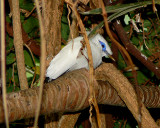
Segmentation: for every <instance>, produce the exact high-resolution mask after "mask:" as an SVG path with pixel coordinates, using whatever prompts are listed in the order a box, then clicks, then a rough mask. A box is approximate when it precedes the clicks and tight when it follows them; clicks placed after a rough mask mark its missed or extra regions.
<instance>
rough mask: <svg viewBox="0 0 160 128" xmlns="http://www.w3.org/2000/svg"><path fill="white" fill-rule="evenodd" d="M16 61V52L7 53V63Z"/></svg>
mask: <svg viewBox="0 0 160 128" xmlns="http://www.w3.org/2000/svg"><path fill="white" fill-rule="evenodd" d="M15 61H16V55H15V54H14V53H10V54H9V55H7V57H6V64H7V65H9V64H12V63H14V62H15Z"/></svg>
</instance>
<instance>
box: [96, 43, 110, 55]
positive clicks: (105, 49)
mask: <svg viewBox="0 0 160 128" xmlns="http://www.w3.org/2000/svg"><path fill="white" fill-rule="evenodd" d="M99 43H100V45H101V47H102V57H103V56H110V55H112V51H111V49H110V47H109V45H108V43H107V42H106V41H105V42H102V41H100V40H99Z"/></svg>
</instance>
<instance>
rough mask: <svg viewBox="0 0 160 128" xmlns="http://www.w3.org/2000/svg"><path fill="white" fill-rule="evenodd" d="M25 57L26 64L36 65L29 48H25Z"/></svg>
mask: <svg viewBox="0 0 160 128" xmlns="http://www.w3.org/2000/svg"><path fill="white" fill-rule="evenodd" d="M24 59H25V64H26V65H28V66H29V67H33V66H34V63H33V60H32V56H31V55H30V54H29V52H28V51H27V50H24Z"/></svg>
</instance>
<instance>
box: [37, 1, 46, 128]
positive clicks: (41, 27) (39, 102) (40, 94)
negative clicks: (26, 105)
mask: <svg viewBox="0 0 160 128" xmlns="http://www.w3.org/2000/svg"><path fill="white" fill-rule="evenodd" d="M35 4H36V9H37V14H38V19H39V25H40V36H41V59H40V64H41V67H40V71H41V73H40V88H39V99H38V104H37V110H36V113H35V121H34V127H35V128H36V127H37V123H38V117H39V113H40V108H41V100H42V91H43V82H44V76H45V68H46V63H45V58H46V41H45V38H44V26H43V24H42V16H41V12H40V7H39V1H38V0H35ZM43 4H44V1H42V5H43Z"/></svg>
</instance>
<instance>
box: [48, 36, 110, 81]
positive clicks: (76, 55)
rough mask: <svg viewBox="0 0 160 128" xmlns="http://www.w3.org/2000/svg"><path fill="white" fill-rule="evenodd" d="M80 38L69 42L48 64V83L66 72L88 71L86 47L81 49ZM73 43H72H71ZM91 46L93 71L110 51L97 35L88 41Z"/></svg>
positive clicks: (81, 38) (104, 41) (105, 42)
mask: <svg viewBox="0 0 160 128" xmlns="http://www.w3.org/2000/svg"><path fill="white" fill-rule="evenodd" d="M82 40H83V37H82V36H79V37H77V38H75V39H73V41H72V40H71V41H70V42H69V43H68V44H67V45H66V46H65V47H64V48H63V49H62V50H61V51H60V52H59V53H58V54H57V55H56V56H55V57H54V58H53V59H52V61H51V62H50V65H49V67H48V68H47V70H46V77H48V78H49V81H50V80H52V79H56V78H58V77H59V76H61V75H62V74H63V73H65V72H67V71H73V70H76V69H80V68H86V69H89V66H88V55H87V49H86V47H84V48H82V46H83V45H82V43H81V41H82ZM73 42H74V43H73ZM89 43H90V46H91V51H92V57H93V66H94V69H95V68H96V67H98V66H99V65H100V64H101V63H102V57H103V56H110V55H112V51H111V49H110V47H109V45H108V43H107V41H106V40H105V39H104V38H103V37H102V36H101V35H100V34H97V35H95V36H94V37H92V38H90V39H89Z"/></svg>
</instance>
